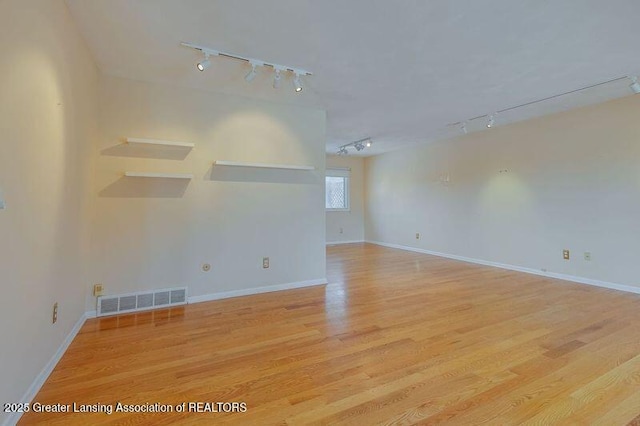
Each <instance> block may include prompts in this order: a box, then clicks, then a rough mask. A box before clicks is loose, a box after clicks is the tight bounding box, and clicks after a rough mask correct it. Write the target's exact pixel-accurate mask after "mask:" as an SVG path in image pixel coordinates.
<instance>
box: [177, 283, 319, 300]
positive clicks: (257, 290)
mask: <svg viewBox="0 0 640 426" xmlns="http://www.w3.org/2000/svg"><path fill="white" fill-rule="evenodd" d="M323 284H327V279H326V278H319V279H315V280H308V281H298V282H294V283H286V284H276V285H269V286H264V287H253V288H247V289H242V290H231V291H223V292H220V293H210V294H203V295H201V296H190V297H189V303H199V302H208V301H211V300H220V299H229V298H232V297H239V296H250V295H252V294H261V293H270V292H272V291H282V290H291V289H294V288H303V287H311V286H315V285H323Z"/></svg>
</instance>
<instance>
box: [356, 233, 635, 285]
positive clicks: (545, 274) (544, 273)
mask: <svg viewBox="0 0 640 426" xmlns="http://www.w3.org/2000/svg"><path fill="white" fill-rule="evenodd" d="M366 242H367V243H370V244H375V245H378V246H383V247H389V248H394V249H399V250H406V251H413V252H416V253H423V254H430V255H432V256H438V257H445V258H447V259H454V260H460V261H462V262H468V263H475V264H478V265H484V266H493V267H495V268H500V269H508V270H510V271H518V272H524V273H526V274H532V275H539V276H542V277H548V278H555V279H559V280H564V281H571V282H574V283H579V284H587V285H592V286H595V287H603V288H608V289H611V290H619V291H624V292H627V293H635V294H640V287H634V286H631V285H626V284H617V283H611V282H607V281H600V280H594V279H591V278H584V277H577V276H574V275H566V274H559V273H556V272H549V271H541V270H537V269H531V268H526V267H523V266H516V265H509V264H506V263H498V262H491V261H488V260H482V259H474V258H470V257H464V256H458V255H455V254H448V253H441V252H437V251H432V250H425V249H421V248H417V247H409V246H403V245H400V244H391V243H383V242H381V241H370V240H367V241H366Z"/></svg>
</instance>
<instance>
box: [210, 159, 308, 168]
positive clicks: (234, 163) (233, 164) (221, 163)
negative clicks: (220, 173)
mask: <svg viewBox="0 0 640 426" xmlns="http://www.w3.org/2000/svg"><path fill="white" fill-rule="evenodd" d="M213 164H215V165H216V166H231V167H257V168H261V169H285V170H315V169H316V168H315V167H313V166H296V165H291V164H264V163H242V162H238V161H223V160H218V161H214V162H213Z"/></svg>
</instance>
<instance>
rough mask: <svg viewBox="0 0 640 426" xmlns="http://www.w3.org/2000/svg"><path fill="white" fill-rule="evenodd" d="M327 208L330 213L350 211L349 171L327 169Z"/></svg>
mask: <svg viewBox="0 0 640 426" xmlns="http://www.w3.org/2000/svg"><path fill="white" fill-rule="evenodd" d="M325 207H326V209H327V210H329V211H347V210H349V170H348V169H327V177H326V191H325Z"/></svg>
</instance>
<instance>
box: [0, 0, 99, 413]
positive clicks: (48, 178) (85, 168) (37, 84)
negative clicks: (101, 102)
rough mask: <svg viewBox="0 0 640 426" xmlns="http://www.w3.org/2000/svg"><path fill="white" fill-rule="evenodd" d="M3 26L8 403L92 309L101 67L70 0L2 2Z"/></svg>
mask: <svg viewBox="0 0 640 426" xmlns="http://www.w3.org/2000/svg"><path fill="white" fill-rule="evenodd" d="M0 28H2V36H1V37H0V69H1V70H2V73H1V78H0V93H1V94H2V95H1V96H0V129H2V132H1V138H2V140H0V192H3V193H4V198H5V201H6V206H7V208H6V209H5V210H0V241H1V242H2V245H1V246H0V283H1V287H2V297H0V336H2V343H1V344H0V366H1V367H2V376H1V377H2V379H0V402H3V403H5V402H19V401H20V400H21V398H22V397H23V395H25V392H26V391H27V389H28V388H29V386H30V385H31V384H32V383H33V381H34V379H35V378H36V376H37V375H38V374H39V373H40V371H41V370H42V369H43V367H45V365H46V364H47V363H48V361H49V360H51V359H52V357H53V355H54V354H55V353H56V350H57V349H58V348H59V347H60V345H61V344H62V342H63V341H64V339H65V337H66V336H67V335H68V334H69V332H70V331H71V329H72V328H73V326H74V324H75V323H76V322H77V321H78V319H80V318H81V316H82V315H83V313H84V307H85V291H86V282H87V277H88V274H87V270H86V269H85V268H86V264H87V262H88V258H87V256H86V253H87V252H88V250H87V248H88V245H87V242H88V232H87V231H88V224H89V218H90V210H89V209H90V207H91V205H90V203H88V199H89V194H90V192H89V191H90V186H91V179H92V175H93V171H92V161H93V157H94V156H93V151H92V143H93V140H94V138H95V131H96V117H97V111H96V102H97V70H96V68H95V65H94V64H93V62H92V60H91V57H90V55H89V53H88V51H87V49H86V48H85V46H84V44H83V42H82V40H81V38H80V36H79V34H78V32H77V31H76V28H75V24H74V22H73V21H72V19H71V17H70V16H69V14H68V12H67V9H66V6H65V5H64V2H62V1H41V0H21V1H3V2H0ZM54 302H59V318H58V322H57V323H56V324H55V325H54V324H52V323H51V316H52V308H53V304H54ZM5 420H7V415H5V414H4V413H0V424H1V423H3V422H4V421H5Z"/></svg>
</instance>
